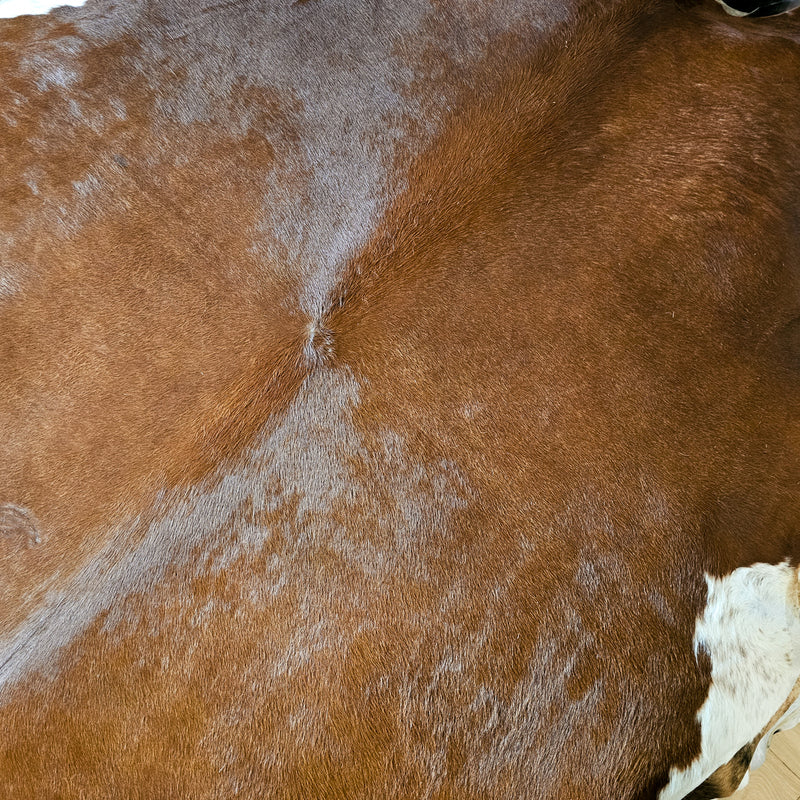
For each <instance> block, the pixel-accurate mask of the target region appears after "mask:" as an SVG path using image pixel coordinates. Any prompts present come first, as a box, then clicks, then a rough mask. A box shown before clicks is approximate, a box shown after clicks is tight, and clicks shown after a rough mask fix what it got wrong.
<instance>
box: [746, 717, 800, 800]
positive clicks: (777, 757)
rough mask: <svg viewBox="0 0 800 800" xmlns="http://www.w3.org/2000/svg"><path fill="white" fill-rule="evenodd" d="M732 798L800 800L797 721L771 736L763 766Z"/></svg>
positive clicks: (799, 745)
mask: <svg viewBox="0 0 800 800" xmlns="http://www.w3.org/2000/svg"><path fill="white" fill-rule="evenodd" d="M732 800H800V725H799V726H798V727H796V728H792V729H791V730H788V731H783V732H782V733H776V734H775V736H773V737H772V742H771V743H770V747H769V753H768V754H767V760H766V761H765V762H764V766H762V767H761V768H760V769H757V770H756V771H755V772H754V773H753V774H752V775H751V776H750V784H749V785H748V786H746V787H745V788H744V789H742V790H741V791H740V792H736V794H735V795H733V798H732Z"/></svg>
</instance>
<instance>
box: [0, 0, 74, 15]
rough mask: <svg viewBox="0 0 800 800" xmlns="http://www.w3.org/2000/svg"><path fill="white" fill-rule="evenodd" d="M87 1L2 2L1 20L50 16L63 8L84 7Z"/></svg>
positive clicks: (15, 0)
mask: <svg viewBox="0 0 800 800" xmlns="http://www.w3.org/2000/svg"><path fill="white" fill-rule="evenodd" d="M85 2H86V0H55V2H51V0H0V19H11V18H12V17H22V16H24V15H25V14H49V13H50V12H51V11H52V10H53V9H54V8H61V6H82V5H83V4H84V3H85Z"/></svg>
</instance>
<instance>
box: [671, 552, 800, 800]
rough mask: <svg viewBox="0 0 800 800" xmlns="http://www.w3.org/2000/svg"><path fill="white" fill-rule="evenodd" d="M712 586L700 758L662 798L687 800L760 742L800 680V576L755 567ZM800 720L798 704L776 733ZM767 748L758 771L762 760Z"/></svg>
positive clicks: (704, 635) (700, 624) (784, 567)
mask: <svg viewBox="0 0 800 800" xmlns="http://www.w3.org/2000/svg"><path fill="white" fill-rule="evenodd" d="M706 582H707V583H708V602H707V605H706V608H705V611H704V613H703V616H702V617H701V618H700V619H698V620H697V627H696V629H695V635H694V642H695V653H699V651H700V650H701V649H702V650H704V651H705V652H706V653H707V654H708V655H709V657H710V658H711V687H710V689H709V692H708V697H707V698H706V701H705V703H704V704H703V707H702V708H701V709H700V711H699V713H698V721H699V722H700V732H701V753H700V756H699V757H698V758H697V759H696V760H695V761H694V763H693V764H691V765H690V766H689V767H687V768H686V769H684V770H676V769H673V770H672V772H671V775H670V782H669V784H668V785H667V786H666V788H664V789H663V790H662V791H661V793H660V794H659V800H680V799H681V798H682V797H684V796H685V795H686V794H688V793H689V792H690V791H691V790H692V789H694V788H696V787H697V786H699V785H700V784H701V783H702V782H703V781H704V780H705V779H706V778H707V777H708V776H709V775H711V773H712V772H714V770H716V769H717V768H718V767H720V766H721V765H723V764H725V763H727V762H728V761H730V759H731V758H733V756H734V755H735V754H736V752H737V751H738V750H739V749H740V748H742V747H743V746H744V745H746V744H747V743H748V742H751V741H752V740H753V739H755V738H756V737H757V736H759V734H760V733H761V732H762V731H764V729H765V728H766V727H767V726H768V725H769V724H770V721H771V720H772V718H773V716H774V715H775V713H776V712H777V711H778V709H780V707H781V705H782V704H783V703H784V702H785V701H786V699H787V698H788V697H789V695H790V693H791V692H792V689H793V688H794V686H795V683H796V682H797V680H798V677H800V608H799V607H798V575H797V571H796V570H795V569H793V568H791V567H790V566H789V565H788V564H776V565H773V564H755V565H753V566H752V567H741V568H739V569H737V570H734V571H733V572H732V573H731V574H730V575H726V576H725V577H724V578H711V577H708V576H706ZM797 719H798V707H797V703H795V704H793V705H792V706H790V708H789V709H788V710H787V712H786V713H785V714H784V715H783V716H782V718H781V720H780V721H779V723H778V725H777V726H776V727H787V726H788V725H789V724H794V723H795V722H796V721H797ZM766 738H767V737H765V739H766ZM761 749H762V748H761V747H759V749H758V751H757V753H756V759H754V764H753V766H757V765H758V763H759V762H758V759H759V758H761V759H762V760H763V753H761V752H760V751H761ZM763 749H764V750H766V743H764V748H763Z"/></svg>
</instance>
